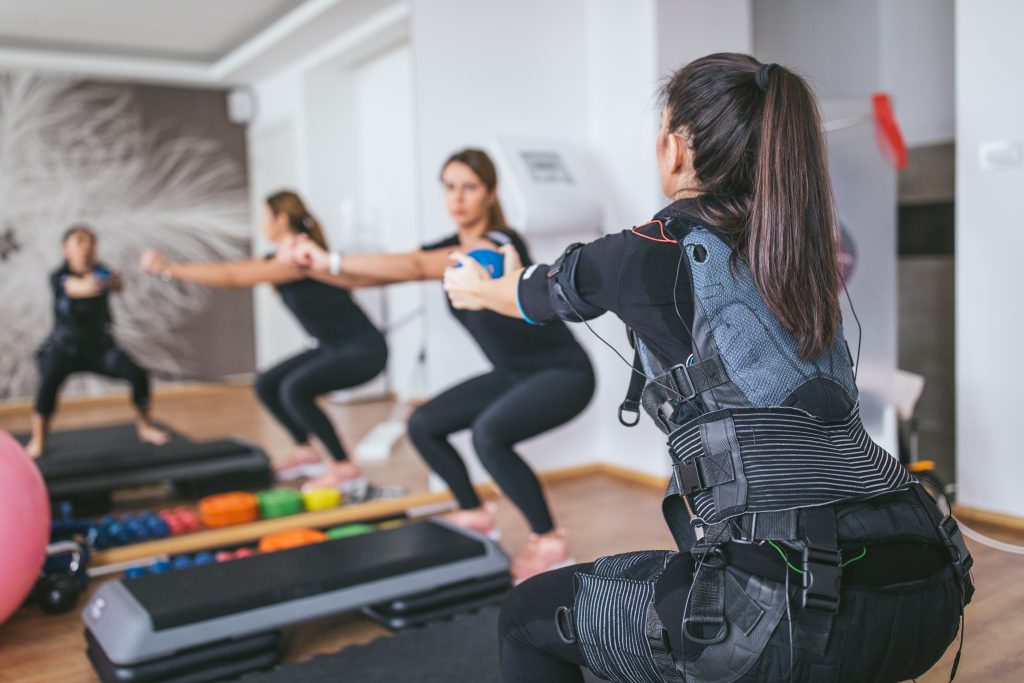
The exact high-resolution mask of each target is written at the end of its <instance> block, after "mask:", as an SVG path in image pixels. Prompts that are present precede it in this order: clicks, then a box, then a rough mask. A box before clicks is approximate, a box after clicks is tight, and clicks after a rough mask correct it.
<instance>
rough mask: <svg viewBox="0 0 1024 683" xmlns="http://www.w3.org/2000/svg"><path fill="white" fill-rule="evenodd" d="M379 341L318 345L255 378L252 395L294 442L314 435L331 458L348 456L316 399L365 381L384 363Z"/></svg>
mask: <svg viewBox="0 0 1024 683" xmlns="http://www.w3.org/2000/svg"><path fill="white" fill-rule="evenodd" d="M387 360H388V350H387V345H386V344H385V342H384V339H383V337H381V338H379V339H377V338H370V339H366V340H359V341H353V342H351V343H349V344H346V345H344V346H321V347H319V348H316V349H311V350H309V351H306V352H304V353H300V354H299V355H297V356H293V357H292V358H289V359H287V360H285V361H282V362H281V363H278V364H277V365H275V366H274V367H272V368H270V369H269V370H265V371H263V372H261V373H260V374H259V376H258V377H257V378H256V394H257V395H258V396H259V397H260V401H262V402H263V405H265V406H266V407H267V409H268V410H269V411H270V412H271V413H273V415H274V418H276V419H277V421H278V422H279V423H281V425H282V426H283V427H284V428H285V429H287V430H288V433H289V434H291V436H292V439H294V440H295V443H297V444H305V443H307V442H308V441H309V437H310V436H316V438H318V439H319V440H320V443H322V444H323V445H324V447H325V448H326V449H327V450H328V452H330V454H331V457H332V458H334V459H335V460H346V459H347V458H348V456H347V455H346V453H345V448H344V447H343V446H342V445H341V441H340V440H339V439H338V435H337V434H336V433H335V431H334V428H333V427H332V426H331V422H330V420H328V419H327V416H326V415H324V413H323V411H321V410H320V408H318V407H317V405H316V397H317V396H320V395H322V394H326V393H328V392H331V391H337V390H339V389H348V388H350V387H354V386H358V385H360V384H364V383H365V382H369V381H370V380H371V379H373V378H374V377H376V376H377V375H379V374H380V373H381V371H383V370H384V367H385V366H386V365H387Z"/></svg>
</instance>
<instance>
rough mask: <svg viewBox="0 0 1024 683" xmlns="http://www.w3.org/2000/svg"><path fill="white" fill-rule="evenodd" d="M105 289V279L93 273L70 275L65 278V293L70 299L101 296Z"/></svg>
mask: <svg viewBox="0 0 1024 683" xmlns="http://www.w3.org/2000/svg"><path fill="white" fill-rule="evenodd" d="M105 289H106V287H105V286H104V284H103V280H101V279H100V278H98V277H96V276H95V275H93V274H92V273H88V274H86V275H68V276H67V277H65V278H64V294H66V295H67V296H68V298H70V299H88V298H91V297H94V296H99V295H100V294H102V293H103V290H105Z"/></svg>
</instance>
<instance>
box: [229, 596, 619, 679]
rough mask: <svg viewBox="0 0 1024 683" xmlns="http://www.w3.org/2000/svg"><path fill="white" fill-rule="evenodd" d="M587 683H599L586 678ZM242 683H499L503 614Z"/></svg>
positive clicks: (478, 616)
mask: <svg viewBox="0 0 1024 683" xmlns="http://www.w3.org/2000/svg"><path fill="white" fill-rule="evenodd" d="M584 680H586V681H587V683H597V682H598V681H599V680H600V679H598V678H597V677H595V676H594V675H593V674H591V673H590V672H589V671H585V672H584ZM240 681H242V682H243V683H335V682H336V681H337V682H342V683H395V682H397V681H416V682H417V683H460V682H465V683H490V682H492V681H493V682H494V683H500V681H501V669H500V666H499V662H498V608H497V607H491V608H487V609H482V610H480V611H479V612H476V613H473V614H463V615H460V616H458V617H455V618H453V619H452V620H450V621H445V622H440V623H437V624H434V625H431V626H427V627H424V628H420V629H413V630H410V631H403V632H401V633H398V634H397V635H394V636H385V637H381V638H377V639H376V640H373V641H371V642H369V643H367V644H366V645H353V646H351V647H347V648H345V649H344V650H342V651H341V652H337V653H335V654H332V655H317V656H315V657H312V658H310V659H308V660H306V661H305V662H302V663H299V664H285V665H283V666H279V667H277V668H276V669H273V670H272V671H268V672H266V673H260V674H250V675H248V676H244V677H243V678H241V679H240Z"/></svg>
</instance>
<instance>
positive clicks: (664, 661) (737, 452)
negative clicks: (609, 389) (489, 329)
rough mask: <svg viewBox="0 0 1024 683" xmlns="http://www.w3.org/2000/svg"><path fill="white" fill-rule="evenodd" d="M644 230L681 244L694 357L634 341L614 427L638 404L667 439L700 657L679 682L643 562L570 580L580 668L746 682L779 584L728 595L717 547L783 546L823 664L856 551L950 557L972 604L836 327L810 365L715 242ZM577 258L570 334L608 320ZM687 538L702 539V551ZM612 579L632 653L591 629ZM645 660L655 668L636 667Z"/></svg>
mask: <svg viewBox="0 0 1024 683" xmlns="http://www.w3.org/2000/svg"><path fill="white" fill-rule="evenodd" d="M654 222H655V223H661V226H660V227H661V230H662V234H663V235H665V236H666V239H667V238H668V237H671V238H672V239H673V240H675V241H677V243H678V245H679V248H680V249H681V250H682V254H681V258H683V259H685V261H686V265H687V270H688V272H689V277H690V281H691V284H692V293H693V318H692V321H690V322H689V326H690V331H691V337H692V346H691V349H692V354H691V355H690V357H689V358H685V359H683V358H679V359H664V358H659V357H656V356H655V355H654V354H652V353H651V352H650V351H649V350H648V349H647V347H646V345H645V344H644V340H643V339H642V338H640V337H638V336H636V335H632V341H633V344H634V349H635V352H636V353H635V359H634V370H636V371H637V372H634V376H633V381H632V382H631V384H630V393H629V395H628V396H627V399H626V401H625V402H624V403H623V406H622V407H621V408H620V420H621V421H622V422H623V423H624V424H628V425H632V424H636V422H635V421H631V422H627V421H626V420H625V419H624V418H623V413H624V412H635V413H638V412H639V407H640V406H641V405H642V406H643V408H644V409H645V411H646V412H647V413H648V414H649V415H650V416H651V417H652V418H653V419H654V421H655V423H656V424H657V425H658V427H659V428H660V429H661V430H662V431H663V432H664V433H665V434H666V435H667V437H668V451H669V455H670V456H671V459H672V477H671V479H670V482H669V485H668V488H667V491H666V496H665V499H664V502H663V506H662V509H663V512H664V515H665V520H666V522H667V523H668V525H669V528H670V529H671V531H672V534H673V536H674V537H675V539H676V542H677V544H678V545H679V548H680V550H682V551H683V552H689V553H691V554H692V555H693V557H694V560H695V561H696V569H695V571H694V575H693V583H692V586H691V589H690V592H689V595H688V598H687V606H686V608H685V610H684V618H683V624H682V631H683V632H682V636H683V637H684V638H686V639H687V640H690V641H693V642H695V643H699V644H700V645H701V646H702V647H703V650H702V651H701V654H700V655H699V656H698V657H697V659H696V660H694V661H690V662H688V663H687V664H686V666H685V673H683V672H681V671H680V670H677V667H678V666H679V663H678V662H674V661H673V660H672V657H671V656H670V655H669V654H668V653H667V651H665V649H664V647H661V646H659V638H660V634H661V631H660V629H661V628H662V625H661V624H660V621H659V620H658V619H657V618H655V617H652V616H651V615H652V611H651V610H652V606H651V605H652V603H651V599H652V596H653V578H652V577H655V576H656V574H657V573H659V572H660V566H659V567H653V566H652V567H647V565H648V564H651V562H654V560H651V561H650V562H648V560H647V559H645V558H646V556H647V555H650V554H649V553H648V554H646V555H645V554H643V553H634V554H630V555H628V556H616V557H614V558H605V559H607V560H608V562H605V560H600V561H599V562H598V564H596V565H595V571H594V572H593V575H581V574H578V575H577V577H576V580H577V594H576V602H575V607H574V609H575V610H576V612H577V621H576V626H577V628H578V629H579V631H580V636H581V651H583V652H584V654H585V658H586V660H587V663H588V665H589V666H591V668H596V670H598V671H605V670H607V671H608V673H614V672H615V667H610V668H609V667H606V666H605V665H606V664H608V662H607V661H605V660H606V659H607V652H609V651H617V652H620V653H621V652H622V651H623V650H624V649H626V650H629V649H632V650H635V651H636V652H639V653H641V654H642V655H644V656H641V657H640V658H639V659H638V660H637V661H636V662H634V664H636V666H638V667H640V668H641V669H645V670H646V671H647V672H648V673H649V674H650V675H647V674H643V675H641V673H640V672H639V670H638V671H636V672H633V673H630V672H627V671H625V669H622V668H621V667H619V669H620V670H619V671H618V672H617V673H615V675H613V676H611V677H612V678H613V680H622V681H647V680H666V681H676V680H685V681H687V682H688V683H689V682H690V681H702V682H708V681H716V682H717V681H722V682H725V681H732V680H735V679H736V678H738V677H739V676H741V675H742V674H743V673H744V672H745V671H747V670H748V669H749V668H750V667H751V666H752V665H753V663H754V662H755V661H756V660H757V658H758V657H759V656H760V654H761V652H762V651H763V649H764V647H765V644H766V643H767V641H768V638H769V637H770V635H771V633H772V632H773V630H774V629H775V628H776V626H777V624H778V623H780V620H781V619H782V615H783V613H784V611H785V610H786V608H787V604H788V597H787V591H788V583H787V584H785V585H784V584H780V583H773V582H770V581H767V580H763V579H761V578H759V577H756V576H752V577H749V578H748V579H747V582H746V583H745V584H744V583H742V582H737V581H736V579H735V577H734V576H733V575H731V574H729V572H727V571H725V569H726V565H727V564H728V559H727V558H728V555H727V554H726V553H725V552H724V551H723V548H724V544H726V543H729V542H730V541H738V542H740V544H739V545H742V543H743V542H762V541H764V542H772V543H773V544H776V543H778V544H781V545H782V546H784V547H786V548H789V549H791V550H795V551H796V552H797V553H799V554H800V556H801V559H800V560H797V561H798V562H800V563H801V568H798V569H797V571H798V572H799V575H800V579H799V581H800V600H799V606H800V610H799V614H798V616H797V617H796V619H795V632H794V641H793V642H794V644H795V646H796V647H797V648H800V649H807V650H811V651H815V652H817V653H818V654H823V653H824V652H825V650H826V647H827V644H828V640H829V637H830V632H831V630H832V623H833V620H834V618H835V616H836V615H837V614H838V610H839V601H840V596H841V578H842V572H843V566H844V564H845V563H848V561H853V560H852V558H844V557H843V551H844V549H846V550H850V549H851V546H853V547H857V548H858V549H861V550H864V551H865V552H869V551H868V550H867V547H868V546H870V545H872V544H874V543H876V542H884V541H886V540H911V541H918V542H924V543H929V544H934V545H936V546H940V547H941V546H942V545H945V546H946V548H947V549H948V550H949V554H950V558H951V560H952V565H953V566H954V567H955V568H956V570H957V571H956V577H957V580H958V581H959V582H960V587H961V595H962V598H963V603H964V604H966V602H969V601H970V597H971V593H972V591H973V586H972V584H971V580H970V575H969V570H970V566H971V559H970V554H969V553H968V552H967V548H966V546H965V545H964V543H963V538H962V536H961V535H960V532H959V530H958V529H957V527H956V523H955V521H953V519H952V518H950V517H946V518H943V516H942V514H941V513H940V512H939V511H938V508H937V507H936V506H935V504H934V501H932V500H931V499H930V498H928V496H927V494H926V493H924V492H923V489H921V488H920V487H919V486H916V485H915V480H914V478H913V477H912V476H911V475H910V474H908V473H907V472H906V470H905V469H904V468H903V467H902V466H901V465H900V463H899V462H898V461H897V459H896V458H894V457H892V456H891V455H890V454H888V453H886V452H885V451H884V450H883V449H882V448H880V447H879V446H878V445H877V444H875V443H874V442H873V441H872V440H871V438H870V437H869V436H868V434H867V433H866V431H865V430H864V426H863V424H862V423H861V420H860V415H859V410H858V396H857V387H856V384H855V382H854V376H853V367H852V365H853V363H852V358H851V356H850V353H849V349H848V348H847V346H846V341H845V338H844V336H843V332H842V328H841V327H840V329H839V330H838V331H837V334H836V339H835V341H834V342H833V343H832V345H831V346H830V347H829V348H828V349H826V350H825V352H824V353H822V354H821V355H820V356H819V357H817V358H814V359H812V360H810V361H808V360H804V359H803V358H801V357H800V354H799V349H798V344H797V340H796V338H795V337H794V335H793V334H792V333H791V332H789V331H788V330H786V329H785V328H783V327H782V325H781V323H780V322H779V321H778V319H777V318H776V317H775V315H774V313H772V311H771V310H770V309H769V307H768V305H767V304H766V303H765V301H764V300H763V298H762V297H761V295H760V293H759V292H758V290H757V287H756V286H755V284H754V281H753V278H752V277H751V274H750V271H749V269H748V268H747V266H746V264H744V263H743V262H742V261H741V260H739V259H736V260H735V261H734V259H733V252H732V249H731V248H730V246H729V245H728V244H727V243H726V242H725V241H723V239H722V238H721V237H719V236H718V235H717V234H716V233H714V232H712V231H711V230H708V229H707V228H705V227H703V226H702V225H700V223H699V221H697V220H695V219H694V218H693V217H691V216H688V215H685V214H681V213H678V212H676V211H674V210H673V209H672V207H669V208H668V209H666V210H664V211H662V212H661V213H660V214H658V215H657V216H656V217H655V221H654ZM578 247H579V245H574V247H570V248H569V249H568V250H567V251H566V253H565V254H564V255H563V256H562V258H561V259H559V260H558V261H557V262H556V263H555V264H553V265H552V267H551V268H550V269H549V271H548V278H549V280H550V281H551V284H550V289H549V291H550V293H551V301H552V306H553V308H554V309H555V311H556V313H557V314H558V315H559V316H560V317H562V318H563V319H566V320H572V319H576V320H585V319H588V318H591V317H595V316H596V315H600V314H601V313H602V312H603V311H602V310H600V309H598V308H596V307H593V306H591V305H589V304H588V303H587V302H586V301H585V300H583V299H582V297H581V296H580V295H579V293H578V292H577V291H576V289H575V270H576V266H577V264H578V263H579V248H578ZM677 313H679V311H677ZM684 322H686V321H684ZM637 417H639V415H637ZM684 498H685V500H686V501H688V502H689V507H690V508H691V509H692V511H693V513H694V517H693V519H692V520H691V517H690V514H689V512H688V511H687V509H686V506H685V505H684ZM694 527H697V528H700V529H702V531H703V536H702V538H701V539H700V540H697V538H696V535H695V534H694V531H693V528H694ZM780 552H782V550H781V548H780ZM648 559H649V558H648ZM657 559H658V558H655V560H657ZM645 563H646V564H645ZM654 564H657V562H654ZM620 565H621V566H620ZM627 565H628V566H627ZM641 565H643V566H642V567H641ZM623 567H625V569H623ZM620 570H621V571H620ZM648 570H649V571H648ZM645 571H646V572H647V573H648V574H650V577H648V578H649V579H650V580H645V578H644V577H645V576H647V574H645V573H644V572H645ZM608 572H611V573H612V574H614V575H615V576H617V577H621V576H626V577H627V578H630V579H631V581H629V582H619V583H617V584H616V586H617V589H616V590H618V591H619V592H620V593H624V594H626V593H628V595H625V597H624V596H623V595H619V596H618V602H617V603H616V604H620V603H621V604H622V605H628V606H631V607H635V609H636V610H638V611H637V614H638V615H640V616H638V617H637V618H638V619H640V617H643V619H641V620H642V621H643V623H645V624H647V626H648V627H649V628H646V629H645V632H644V633H642V634H640V636H639V637H640V640H639V641H637V642H636V643H630V644H627V645H622V644H621V643H619V645H618V646H614V647H611V646H609V643H608V642H606V641H607V640H608V638H606V635H607V634H609V633H611V634H616V633H620V632H622V629H615V628H612V626H614V623H610V622H609V620H608V619H606V618H603V617H602V618H594V617H593V616H592V614H591V612H593V611H594V609H596V610H597V612H594V614H597V613H600V614H604V613H605V612H604V611H602V610H606V608H607V605H606V604H605V603H606V598H605V597H603V596H604V595H605V593H604V591H605V590H606V589H607V586H605V584H604V583H602V582H603V581H605V578H604V576H603V573H608ZM786 576H787V577H788V576H789V574H788V573H787V575H786ZM787 582H788V578H787ZM594 605H596V606H597V607H594ZM591 608H593V609H591ZM588 610H589V611H588ZM621 616H622V615H620V617H621ZM612 622H614V619H612ZM588 643H590V644H591V645H592V646H588V645H587V644H588ZM612 645H614V644H612ZM588 648H589V649H588ZM644 653H646V654H644ZM645 657H650V658H651V661H650V662H646V663H643V662H641V663H643V666H641V664H638V663H637V662H640V661H641V660H644V659H645ZM627 668H628V667H627ZM634 673H635V675H633V674H634Z"/></svg>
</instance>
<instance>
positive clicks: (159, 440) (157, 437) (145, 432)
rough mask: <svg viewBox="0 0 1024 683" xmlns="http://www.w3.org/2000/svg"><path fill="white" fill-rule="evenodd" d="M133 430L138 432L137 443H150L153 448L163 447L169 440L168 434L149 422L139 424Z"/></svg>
mask: <svg viewBox="0 0 1024 683" xmlns="http://www.w3.org/2000/svg"><path fill="white" fill-rule="evenodd" d="M135 430H136V431H137V432H138V434H139V441H141V442H142V443H151V444H153V445H154V446H163V445H164V444H165V443H167V442H168V441H170V440H171V435H170V434H168V433H167V432H165V431H164V430H162V429H160V428H159V427H157V426H156V425H154V424H152V423H149V422H139V423H138V424H136V425H135Z"/></svg>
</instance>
